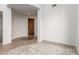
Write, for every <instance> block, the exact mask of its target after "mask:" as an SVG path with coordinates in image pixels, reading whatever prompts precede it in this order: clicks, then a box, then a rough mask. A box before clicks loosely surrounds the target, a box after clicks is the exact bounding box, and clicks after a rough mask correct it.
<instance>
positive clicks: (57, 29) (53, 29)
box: [41, 4, 76, 45]
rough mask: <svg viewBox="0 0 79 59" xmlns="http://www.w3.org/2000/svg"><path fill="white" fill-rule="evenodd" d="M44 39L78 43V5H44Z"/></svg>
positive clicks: (72, 43) (71, 43)
mask: <svg viewBox="0 0 79 59" xmlns="http://www.w3.org/2000/svg"><path fill="white" fill-rule="evenodd" d="M42 17H43V18H42V21H41V22H42V25H41V26H42V29H43V32H42V39H43V40H48V41H53V42H59V43H64V44H70V45H75V44H76V35H75V34H76V31H75V30H76V21H75V20H76V5H57V6H56V7H51V5H50V4H46V5H43V6H42Z"/></svg>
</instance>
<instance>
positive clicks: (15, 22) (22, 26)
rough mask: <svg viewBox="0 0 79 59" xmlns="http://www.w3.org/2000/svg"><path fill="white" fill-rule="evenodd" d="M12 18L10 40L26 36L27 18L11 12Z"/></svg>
mask: <svg viewBox="0 0 79 59" xmlns="http://www.w3.org/2000/svg"><path fill="white" fill-rule="evenodd" d="M12 18H13V19H12V29H13V30H12V38H13V39H15V38H19V37H24V36H28V19H27V17H26V16H23V15H20V14H16V13H14V12H13V17H12Z"/></svg>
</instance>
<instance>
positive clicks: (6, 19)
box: [0, 4, 12, 45]
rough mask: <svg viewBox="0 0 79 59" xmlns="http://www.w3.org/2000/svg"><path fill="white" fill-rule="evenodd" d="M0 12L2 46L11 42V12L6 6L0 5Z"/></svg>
mask: <svg viewBox="0 0 79 59" xmlns="http://www.w3.org/2000/svg"><path fill="white" fill-rule="evenodd" d="M0 11H2V13H3V40H2V44H3V45H4V44H9V43H11V40H12V31H11V30H12V28H11V26H12V23H11V22H12V14H11V13H12V12H11V9H10V8H8V7H7V5H6V4H0Z"/></svg>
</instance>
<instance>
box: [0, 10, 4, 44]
mask: <svg viewBox="0 0 79 59" xmlns="http://www.w3.org/2000/svg"><path fill="white" fill-rule="evenodd" d="M2 41H3V14H2V12H1V11H0V44H2Z"/></svg>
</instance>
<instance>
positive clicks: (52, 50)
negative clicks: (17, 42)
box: [2, 42, 78, 55]
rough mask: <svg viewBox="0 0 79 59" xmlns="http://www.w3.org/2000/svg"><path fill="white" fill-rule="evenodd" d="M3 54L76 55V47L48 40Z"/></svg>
mask: <svg viewBox="0 0 79 59" xmlns="http://www.w3.org/2000/svg"><path fill="white" fill-rule="evenodd" d="M2 54H5V55H77V54H78V53H77V51H76V48H75V47H73V46H69V45H63V44H56V43H50V42H41V43H35V44H31V45H28V46H21V47H17V48H15V49H13V50H11V51H8V52H4V53H2Z"/></svg>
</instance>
